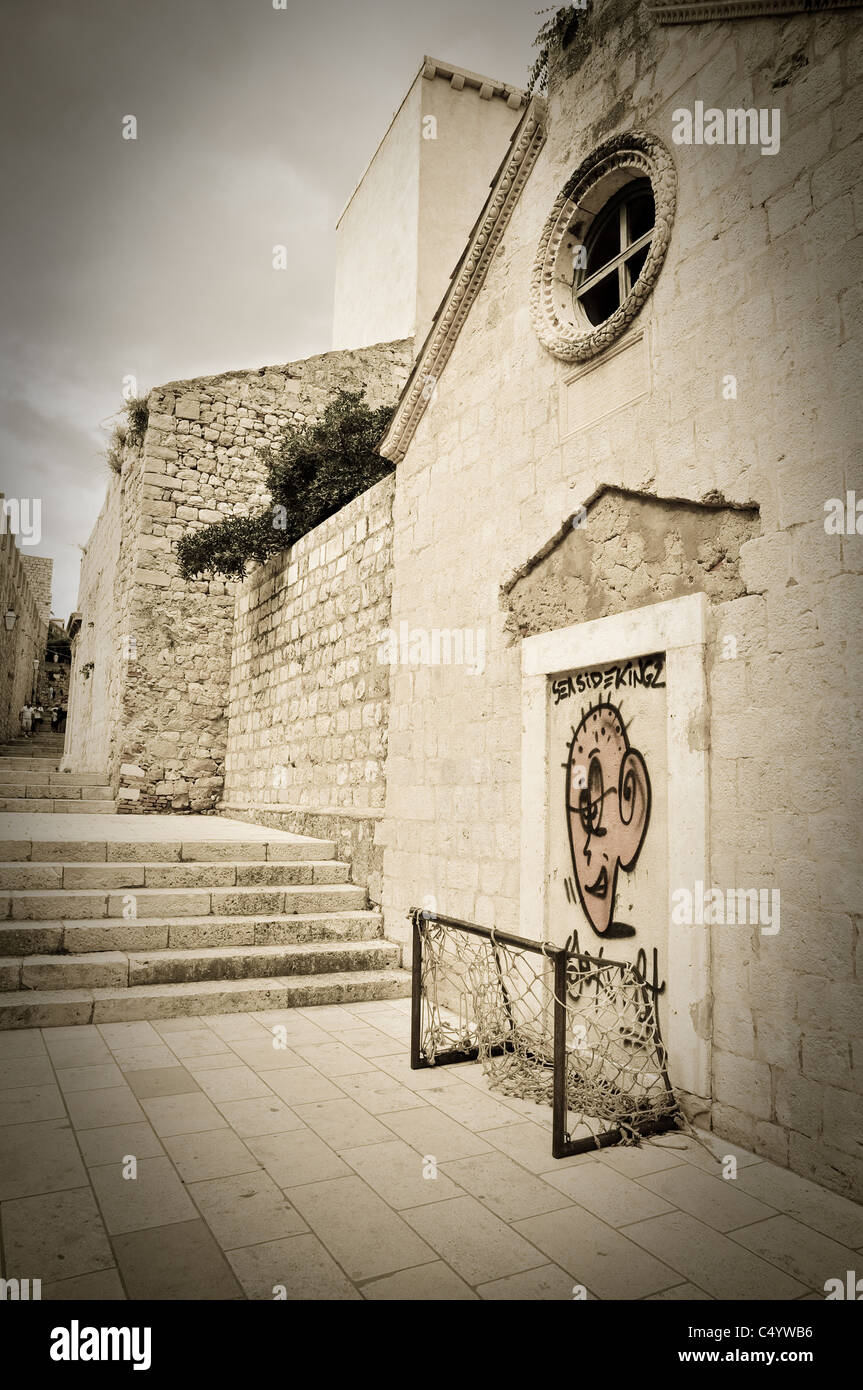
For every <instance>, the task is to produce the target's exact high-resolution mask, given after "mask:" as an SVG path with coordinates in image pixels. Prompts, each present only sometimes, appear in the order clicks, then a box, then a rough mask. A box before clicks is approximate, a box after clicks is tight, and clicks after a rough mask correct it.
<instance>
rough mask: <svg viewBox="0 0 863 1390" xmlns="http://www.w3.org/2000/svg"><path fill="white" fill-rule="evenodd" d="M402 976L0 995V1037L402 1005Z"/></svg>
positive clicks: (405, 989)
mask: <svg viewBox="0 0 863 1390" xmlns="http://www.w3.org/2000/svg"><path fill="white" fill-rule="evenodd" d="M410 991H411V976H410V971H408V970H396V969H392V970H357V971H343V972H333V973H331V974H321V975H294V976H290V975H284V976H281V977H275V978H266V979H261V978H256V979H251V980H249V979H246V980H201V981H198V982H196V983H194V984H174V985H136V986H134V987H132V988H127V989H108V988H104V989H80V990H45V991H39V992H38V993H34V992H33V991H32V990H8V991H5V992H3V993H0V1029H9V1028H53V1027H68V1026H70V1025H74V1024H87V1023H131V1022H135V1021H138V1020H144V1019H154V1018H158V1019H163V1018H177V1017H180V1016H183V1017H189V1018H193V1017H201V1016H203V1015H205V1014H223V1013H238V1012H243V1011H247V1010H256V1011H257V1010H264V1009H289V1008H310V1007H312V1006H313V1005H316V1004H359V1003H361V1002H363V1001H364V1000H368V1001H371V1000H375V999H406V998H408V997H409V996H410Z"/></svg>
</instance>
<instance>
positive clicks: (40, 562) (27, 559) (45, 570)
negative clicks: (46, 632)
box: [21, 553, 54, 624]
mask: <svg viewBox="0 0 863 1390" xmlns="http://www.w3.org/2000/svg"><path fill="white" fill-rule="evenodd" d="M21 558H22V560H23V561H24V570H25V572H26V575H27V583H28V584H29V585H30V592H31V594H32V595H33V597H34V598H35V600H36V604H37V606H38V609H39V615H40V620H41V621H42V622H44V623H46V624H47V622H48V620H49V618H50V617H51V585H52V582H53V576H54V561H53V560H50V559H48V558H47V557H46V556H44V555H27V554H26V553H22V555H21Z"/></svg>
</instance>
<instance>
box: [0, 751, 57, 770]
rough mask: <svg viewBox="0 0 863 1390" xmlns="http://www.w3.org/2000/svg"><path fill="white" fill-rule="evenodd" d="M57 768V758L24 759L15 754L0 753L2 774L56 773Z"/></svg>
mask: <svg viewBox="0 0 863 1390" xmlns="http://www.w3.org/2000/svg"><path fill="white" fill-rule="evenodd" d="M59 766H60V759H59V758H53V759H51V758H26V757H23V756H21V755H20V754H17V753H14V754H13V753H0V772H4V773H5V772H57V771H58V768H59ZM58 775H59V773H58Z"/></svg>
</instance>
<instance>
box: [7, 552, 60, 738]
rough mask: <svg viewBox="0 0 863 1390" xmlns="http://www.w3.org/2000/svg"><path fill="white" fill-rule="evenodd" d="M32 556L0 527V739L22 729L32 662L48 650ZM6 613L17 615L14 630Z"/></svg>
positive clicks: (44, 621)
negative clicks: (34, 584)
mask: <svg viewBox="0 0 863 1390" xmlns="http://www.w3.org/2000/svg"><path fill="white" fill-rule="evenodd" d="M31 558H32V557H30V556H25V555H23V554H22V552H21V551H20V550H19V549H18V546H17V544H16V541H15V537H14V535H13V534H12V532H11V531H10V530H8V529H7V528H6V527H5V526H3V527H2V528H0V742H5V741H6V740H7V739H10V738H14V737H16V736H17V734H18V733H19V731H20V725H19V722H18V711H19V710H20V709H21V706H22V705H23V704H24V701H25V700H29V699H30V696H31V692H32V688H33V674H34V673H33V662H34V660H37V659H41V657H42V656H43V654H44V651H45V639H46V637H47V633H48V620H47V617H46V616H45V614H44V613H43V609H42V606H41V605H40V603H39V600H38V597H37V595H35V594H34V593H33V590H32V588H31V587H30V575H31V570H30V567H29V566H28V563H27V561H28V560H29V559H31ZM47 563H48V566H49V567H50V565H51V561H50V560H49V561H48V562H47ZM48 573H49V577H50V568H49V570H48ZM49 583H50V578H49ZM49 592H50V589H49ZM7 612H8V613H14V614H15V615H16V617H15V623H14V625H13V627H12V628H11V629H8V628H7V626H6V621H5V614H6V613H7Z"/></svg>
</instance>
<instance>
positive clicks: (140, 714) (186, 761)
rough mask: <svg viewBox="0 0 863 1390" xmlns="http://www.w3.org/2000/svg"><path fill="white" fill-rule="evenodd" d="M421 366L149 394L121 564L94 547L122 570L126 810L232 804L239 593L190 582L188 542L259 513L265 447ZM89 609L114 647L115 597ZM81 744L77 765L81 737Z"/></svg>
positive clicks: (356, 355) (383, 360)
mask: <svg viewBox="0 0 863 1390" xmlns="http://www.w3.org/2000/svg"><path fill="white" fill-rule="evenodd" d="M410 358H411V344H410V342H409V341H408V342H403V343H384V344H379V345H377V346H375V347H369V348H361V349H357V350H355V351H353V352H331V353H325V354H322V355H320V356H318V357H312V358H308V359H307V360H305V361H302V362H294V363H289V364H288V365H286V366H278V367H266V368H261V369H260V370H255V371H244V372H229V373H224V374H223V375H220V376H216V377H207V378H199V379H197V380H193V381H185V382H173V383H169V384H167V385H165V386H161V387H158V388H156V389H154V390H152V391H151V392H150V394H149V397H148V407H149V421H148V425H147V430H146V433H145V436H144V439H143V441H142V443H141V445H140V446H139V447H136V448H134V449H127V451H126V454H125V458H124V461H123V467H122V474H121V479H120V483H121V486H120V497H119V510H120V544H119V549H118V551H117V552H116V559H114V558H112V557H113V555H114V551H113V549H112V548H111V547H110V546H109V547H108V553H107V555H105V554H103V543H102V541H101V540H100V539H99V536H98V535H97V534H94V538H93V543H92V545H93V546H95V551H96V553H95V554H94V556H93V561H92V563H93V565H94V566H98V565H99V564H100V563H101V562H102V561H103V560H105V562H106V564H107V566H108V567H113V569H114V572H115V585H114V589H115V593H114V599H113V612H112V621H113V633H114V635H113V637H112V638H110V639H109V640H110V642H111V643H112V644H113V646H114V649H115V654H114V656H112V657H111V660H119V662H120V668H119V669H120V676H119V700H118V707H117V716H116V718H115V719H113V729H114V733H113V735H112V742H111V744H110V748H109V773H110V776H111V779H112V784H113V785H114V787H115V789H116V790H117V795H118V801H119V809H120V810H121V811H125V812H140V811H147V810H156V811H168V812H178V811H180V812H182V811H194V812H207V811H212V810H213V809H214V808H215V806H216V804H217V803H218V802H219V800H220V799H221V795H222V787H223V779H224V757H225V743H226V737H227V703H228V687H229V674H230V649H231V629H232V623H233V613H234V595H235V589H236V585H234V584H232V583H228V582H225V581H224V580H221V579H213V580H196V581H192V582H188V583H187V582H186V581H184V580H183V579H181V578H180V575H179V573H178V569H177V564H176V558H175V548H174V547H175V543H176V541H177V540H178V539H179V537H180V536H182V535H183V534H184V533H185V532H187V531H188V530H190V529H194V528H195V527H197V526H201V525H204V524H206V523H208V522H213V521H219V520H222V519H223V518H224V517H226V516H232V515H246V514H248V513H249V512H250V511H252V510H255V509H256V508H257V507H258V506H260V505H261V504H262V503H263V502H264V501H265V497H266V494H265V490H264V478H265V470H264V467H263V465H262V464H261V463H260V462H259V459H258V453H259V451H260V450H261V449H262V448H264V447H266V446H269V445H275V444H277V443H278V442H279V440H280V439H281V438H282V436H283V434H284V431H285V429H286V428H287V427H289V426H291V425H297V424H302V423H305V422H307V421H310V420H313V419H316V418H318V417H319V416H320V414H321V413H322V410H323V407H324V406H325V405H326V403H327V402H328V401H329V399H330V398H331V396H332V395H333V394H334V393H335V391H336V390H337V389H339V388H340V387H344V388H347V389H352V390H356V389H359V388H360V387H362V386H365V388H366V390H367V396H368V399H369V400H370V402H371V403H372V405H374V406H377V405H380V404H383V403H386V402H390V401H393V400H394V399H395V398H396V396H397V395H398V392H399V389H400V387H401V385H402V383H403V381H404V379H405V377H406V375H407V371H408V368H409V364H410ZM91 548H92V547H91ZM79 607H81V608H82V612H83V614H84V621H85V622H86V621H88V620H91V621H93V622H94V626H95V630H96V631H97V632H98V633H99V634H100V636H99V637H98V638H97V641H98V642H99V643H102V642H103V641H105V640H106V639H105V638H103V637H102V636H101V634H102V633H103V632H104V633H107V632H108V631H109V629H110V628H111V624H109V623H107V622H104V621H103V618H104V617H105V615H106V612H107V609H108V603H107V600H106V601H105V611H104V612H103V607H102V600H101V599H98V600H97V601H95V602H94V603H91V611H89V612H86V611H84V607H83V603H82V604H79ZM82 630H83V629H82ZM117 649H119V652H120V655H119V657H118V656H117V654H116V650H117ZM112 718H113V717H112ZM69 746H70V747H72V748H73V750H74V751H73V756H74V757H75V758H78V757H79V756H80V750H79V747H78V742H77V739H74V740H71V741H70V744H69Z"/></svg>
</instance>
